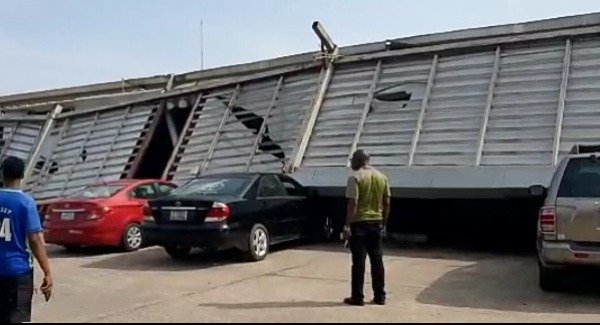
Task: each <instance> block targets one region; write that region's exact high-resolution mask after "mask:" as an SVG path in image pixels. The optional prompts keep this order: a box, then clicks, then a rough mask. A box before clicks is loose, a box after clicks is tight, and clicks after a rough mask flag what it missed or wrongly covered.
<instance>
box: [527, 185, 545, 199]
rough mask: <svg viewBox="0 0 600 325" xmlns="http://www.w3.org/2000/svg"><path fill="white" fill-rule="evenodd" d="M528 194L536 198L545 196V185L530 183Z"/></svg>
mask: <svg viewBox="0 0 600 325" xmlns="http://www.w3.org/2000/svg"><path fill="white" fill-rule="evenodd" d="M529 195H531V196H533V197H537V198H541V197H544V196H546V187H544V186H543V185H532V186H530V187H529Z"/></svg>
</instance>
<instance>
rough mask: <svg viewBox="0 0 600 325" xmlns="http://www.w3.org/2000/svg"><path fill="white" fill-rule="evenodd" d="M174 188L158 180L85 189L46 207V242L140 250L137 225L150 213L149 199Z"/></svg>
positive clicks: (102, 184) (111, 183) (68, 246)
mask: <svg viewBox="0 0 600 325" xmlns="http://www.w3.org/2000/svg"><path fill="white" fill-rule="evenodd" d="M174 188H176V186H175V185H174V184H173V183H171V182H165V181H159V180H119V181H113V182H106V183H101V184H95V185H91V186H87V187H85V188H83V189H81V190H79V191H76V192H75V193H73V194H71V195H69V196H67V197H65V198H62V199H59V200H55V201H53V202H52V203H51V204H50V205H49V206H48V207H47V208H46V215H45V217H44V219H45V222H44V228H45V232H44V237H45V240H46V242H47V243H51V244H57V245H62V246H65V248H67V249H69V250H72V249H75V248H78V247H81V246H88V247H89V246H115V247H122V248H123V249H124V250H126V251H135V250H138V249H139V248H140V247H142V244H143V243H144V241H145V239H144V236H143V233H142V231H141V228H140V225H141V224H142V222H143V220H144V215H149V214H150V208H149V206H148V200H149V199H154V198H157V197H160V196H164V195H168V194H170V193H171V191H172V190H173V189H174Z"/></svg>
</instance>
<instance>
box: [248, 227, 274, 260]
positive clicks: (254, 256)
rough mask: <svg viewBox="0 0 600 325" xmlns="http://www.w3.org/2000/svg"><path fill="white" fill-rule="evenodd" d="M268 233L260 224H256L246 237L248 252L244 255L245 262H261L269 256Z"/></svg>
mask: <svg viewBox="0 0 600 325" xmlns="http://www.w3.org/2000/svg"><path fill="white" fill-rule="evenodd" d="M269 243H270V239H269V231H268V230H267V228H266V227H265V226H263V225H261V224H256V225H254V227H252V229H251V230H250V233H249V236H248V250H247V251H246V252H244V253H245V255H246V256H245V258H246V260H248V261H250V262H258V261H262V260H264V259H265V258H266V257H267V254H269V246H270V245H269Z"/></svg>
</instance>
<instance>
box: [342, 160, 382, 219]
mask: <svg viewBox="0 0 600 325" xmlns="http://www.w3.org/2000/svg"><path fill="white" fill-rule="evenodd" d="M390 195H391V193H390V185H389V182H388V179H387V177H385V175H383V174H382V173H380V172H379V171H377V170H376V169H375V168H373V167H364V168H361V169H359V170H357V171H355V172H354V173H353V174H352V175H351V176H350V177H348V184H347V187H346V198H349V199H356V201H357V207H356V209H357V215H356V220H354V221H353V222H356V221H378V220H383V198H384V197H389V196H390Z"/></svg>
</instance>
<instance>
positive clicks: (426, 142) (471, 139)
mask: <svg viewBox="0 0 600 325" xmlns="http://www.w3.org/2000/svg"><path fill="white" fill-rule="evenodd" d="M493 64H494V52H491V51H490V52H482V53H474V54H466V55H460V56H450V57H440V59H439V63H438V65H437V69H436V72H435V79H434V84H433V86H432V90H431V95H430V98H429V101H428V103H427V106H426V109H425V115H424V120H423V128H422V130H421V133H420V135H419V137H418V138H417V139H416V141H417V142H416V143H417V146H416V152H415V158H414V165H417V166H418V165H443V166H464V165H472V164H474V161H475V154H476V149H477V139H478V138H479V137H478V135H479V129H480V127H481V121H482V116H483V112H484V107H485V102H486V98H487V93H488V85H489V82H490V76H491V74H492V67H493Z"/></svg>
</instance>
